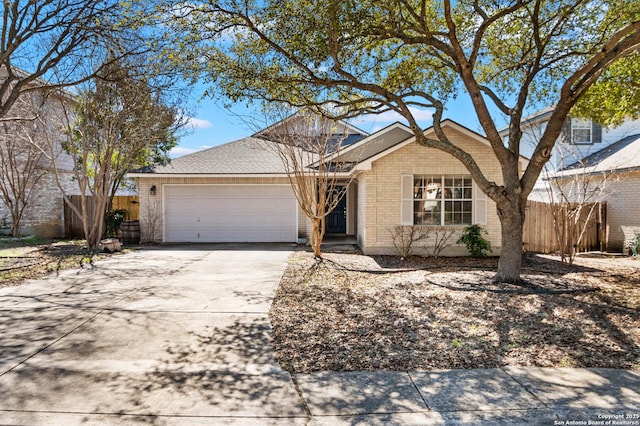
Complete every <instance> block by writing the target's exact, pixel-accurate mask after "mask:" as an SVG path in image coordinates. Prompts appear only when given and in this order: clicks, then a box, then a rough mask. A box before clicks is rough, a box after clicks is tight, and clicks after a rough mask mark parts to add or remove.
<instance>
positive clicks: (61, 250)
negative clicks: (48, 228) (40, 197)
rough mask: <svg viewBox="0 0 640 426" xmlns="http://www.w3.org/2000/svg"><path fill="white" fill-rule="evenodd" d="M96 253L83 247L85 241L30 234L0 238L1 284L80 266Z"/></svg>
mask: <svg viewBox="0 0 640 426" xmlns="http://www.w3.org/2000/svg"><path fill="white" fill-rule="evenodd" d="M99 256H104V255H102V254H98V253H90V252H89V251H88V250H87V249H86V248H85V247H84V241H81V240H74V241H50V240H41V239H37V238H34V237H30V238H18V239H16V238H9V237H3V238H0V288H2V287H7V286H15V285H19V284H21V283H22V282H24V281H25V280H27V279H33V278H40V277H43V276H45V275H47V274H50V273H56V272H59V271H61V270H64V269H70V268H80V267H81V266H82V265H88V264H90V263H91V261H92V260H95V259H96V258H97V257H99Z"/></svg>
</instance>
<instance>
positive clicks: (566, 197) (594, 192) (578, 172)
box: [544, 143, 620, 264]
mask: <svg viewBox="0 0 640 426" xmlns="http://www.w3.org/2000/svg"><path fill="white" fill-rule="evenodd" d="M573 147H574V146H572V145H570V144H567V143H561V144H558V145H557V148H558V149H557V153H558V155H559V156H560V157H561V160H562V159H563V158H565V157H569V156H570V155H575V154H574V153H572V152H571V148H573ZM564 163H565V162H564V161H559V162H556V163H554V164H564ZM552 166H553V164H552V163H548V164H547V168H546V169H545V172H544V175H545V177H544V181H545V189H546V192H547V196H548V199H549V203H548V204H547V206H548V208H549V210H550V212H551V215H552V216H553V227H554V233H555V236H556V242H557V244H558V248H559V251H560V258H561V260H562V262H563V263H569V264H573V261H574V260H575V256H576V254H577V251H578V247H579V246H580V244H581V242H582V239H583V237H584V235H585V232H586V231H587V228H588V225H589V223H590V221H591V219H592V218H593V217H594V216H595V215H596V214H598V212H599V206H600V202H601V201H603V200H604V199H605V198H606V196H608V195H610V194H611V193H612V192H613V188H615V182H616V181H618V180H619V179H620V177H619V175H617V174H614V173H610V172H608V171H599V172H596V171H594V170H593V164H590V163H589V157H585V158H582V159H581V160H578V161H577V162H576V163H574V164H573V165H570V166H569V167H567V168H563V170H557V169H556V170H554V169H553V167H552Z"/></svg>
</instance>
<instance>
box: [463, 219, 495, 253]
mask: <svg viewBox="0 0 640 426" xmlns="http://www.w3.org/2000/svg"><path fill="white" fill-rule="evenodd" d="M483 234H484V235H486V234H487V231H485V229H484V228H483V227H482V226H480V225H469V226H467V227H466V228H464V230H463V231H462V235H460V238H458V244H464V245H465V246H467V250H469V253H471V256H472V257H487V253H488V252H491V243H490V242H489V241H487V240H486V239H485V238H484V237H483Z"/></svg>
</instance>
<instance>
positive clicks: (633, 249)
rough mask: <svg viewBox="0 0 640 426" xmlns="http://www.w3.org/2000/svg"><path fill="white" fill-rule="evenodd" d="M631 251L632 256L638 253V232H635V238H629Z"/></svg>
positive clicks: (639, 239) (639, 250)
mask: <svg viewBox="0 0 640 426" xmlns="http://www.w3.org/2000/svg"><path fill="white" fill-rule="evenodd" d="M631 252H632V253H633V257H638V255H640V232H636V236H635V238H634V239H633V240H631Z"/></svg>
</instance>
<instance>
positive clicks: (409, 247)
mask: <svg viewBox="0 0 640 426" xmlns="http://www.w3.org/2000/svg"><path fill="white" fill-rule="evenodd" d="M427 238H429V229H427V228H422V227H418V226H410V225H398V226H396V227H395V228H393V230H392V231H391V239H392V241H393V246H394V247H395V249H396V253H398V256H400V257H403V258H405V259H406V258H408V257H409V256H411V255H412V254H413V246H414V244H415V243H417V242H418V241H422V240H425V239H427Z"/></svg>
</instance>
